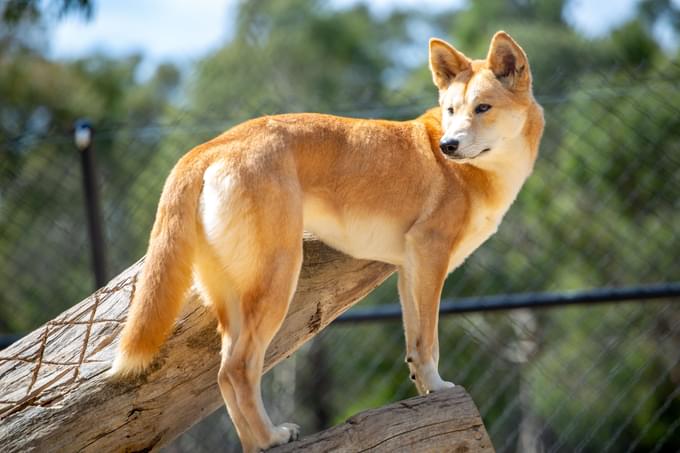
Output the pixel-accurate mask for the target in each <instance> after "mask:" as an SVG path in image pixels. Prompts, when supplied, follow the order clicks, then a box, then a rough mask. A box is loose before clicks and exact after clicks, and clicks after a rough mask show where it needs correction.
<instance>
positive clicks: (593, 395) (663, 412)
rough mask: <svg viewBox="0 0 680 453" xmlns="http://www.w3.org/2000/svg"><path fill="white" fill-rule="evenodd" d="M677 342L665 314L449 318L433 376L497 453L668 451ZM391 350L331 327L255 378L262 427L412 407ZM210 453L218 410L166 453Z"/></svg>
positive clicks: (391, 325)
mask: <svg viewBox="0 0 680 453" xmlns="http://www.w3.org/2000/svg"><path fill="white" fill-rule="evenodd" d="M678 341H680V317H679V316H678V306H677V303H674V302H640V303H621V304H615V305H606V306H598V307H581V306H574V307H568V308H557V309H551V310H543V311H541V310H538V311H530V310H518V311H510V312H503V313H496V314H472V315H449V316H446V317H444V318H443V319H442V320H441V328H440V342H441V351H442V357H441V359H440V360H441V371H442V375H443V376H444V377H447V378H450V379H452V380H453V381H455V382H456V383H458V384H461V385H464V386H465V387H466V389H467V390H468V391H469V393H470V394H471V395H472V398H473V400H474V401H475V403H476V404H477V406H478V408H479V410H480V413H481V415H482V418H483V420H484V422H485V425H486V428H487V431H488V432H489V435H490V436H491V439H492V441H493V443H494V446H495V448H496V450H497V451H499V452H512V451H521V452H529V451H544V452H561V451H565V452H566V451H569V452H572V451H585V452H604V451H611V452H638V451H639V452H642V451H661V452H663V451H677V450H678V448H680V436H679V433H678V428H679V425H680V422H678V420H679V419H680V400H679V399H678V396H679V395H680V387H679V386H678V373H679V372H680V348H678V344H679V343H678ZM402 343H403V335H402V333H401V325H400V323H399V322H398V321H387V322H381V321H376V322H371V323H366V324H361V325H351V324H340V325H331V326H330V327H329V328H328V329H326V330H325V331H324V332H322V333H321V334H320V335H318V336H317V337H316V338H315V339H314V340H313V341H312V342H311V343H310V344H308V345H306V346H305V347H304V348H303V349H302V350H301V351H299V352H298V353H296V354H295V355H294V356H293V357H292V358H290V359H288V360H287V361H286V362H284V363H283V364H281V365H279V366H278V367H276V368H275V369H273V370H272V371H271V372H270V373H269V374H268V375H267V376H266V377H265V379H264V381H263V385H264V395H265V399H266V401H267V403H268V404H267V405H268V408H269V410H270V413H271V415H272V417H273V418H274V419H275V420H276V421H283V420H287V421H290V420H295V421H296V422H299V423H301V424H302V426H303V431H306V432H307V433H310V432H315V431H317V430H319V429H323V428H326V427H328V426H330V425H333V424H336V423H339V422H341V421H344V419H345V418H347V417H349V416H350V415H353V414H355V413H356V412H358V411H360V410H364V409H367V408H369V407H375V406H379V405H381V404H383V403H384V402H385V401H396V400H399V399H403V398H407V397H410V396H413V395H414V394H415V390H414V387H413V385H412V383H411V381H410V380H409V378H408V369H407V367H406V365H405V363H404V360H403V354H402V353H401V346H402ZM366 370H369V371H370V372H369V371H366ZM216 448H220V449H225V448H226V450H227V451H238V449H239V448H240V447H239V446H238V441H237V438H236V437H235V433H234V431H233V428H232V427H231V423H230V421H229V417H228V415H227V414H226V411H225V410H224V409H220V410H219V411H217V412H216V413H215V414H213V415H211V416H210V417H209V418H207V419H206V420H204V421H203V422H201V423H200V424H198V425H196V426H195V427H193V428H192V429H190V430H189V431H188V432H186V433H185V434H183V435H182V436H181V437H179V438H178V439H177V440H176V441H175V443H174V444H173V445H172V446H170V447H168V448H166V451H172V452H174V451H178V452H179V451H212V450H214V449H216Z"/></svg>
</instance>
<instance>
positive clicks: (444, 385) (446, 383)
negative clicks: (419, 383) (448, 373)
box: [427, 381, 456, 394]
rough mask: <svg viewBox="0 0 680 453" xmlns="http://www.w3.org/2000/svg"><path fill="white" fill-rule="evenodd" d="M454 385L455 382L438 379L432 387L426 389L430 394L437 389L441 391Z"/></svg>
mask: <svg viewBox="0 0 680 453" xmlns="http://www.w3.org/2000/svg"><path fill="white" fill-rule="evenodd" d="M455 386H456V384H454V383H453V382H449V381H439V382H438V383H437V384H436V385H433V386H432V387H430V389H429V390H428V391H427V393H428V394H430V393H432V392H438V391H441V390H446V389H450V388H453V387H455Z"/></svg>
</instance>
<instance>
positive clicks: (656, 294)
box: [333, 282, 680, 323]
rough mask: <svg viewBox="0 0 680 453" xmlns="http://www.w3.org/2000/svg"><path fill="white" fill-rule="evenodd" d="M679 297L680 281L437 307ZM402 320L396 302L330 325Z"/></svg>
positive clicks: (471, 309)
mask: <svg viewBox="0 0 680 453" xmlns="http://www.w3.org/2000/svg"><path fill="white" fill-rule="evenodd" d="M675 298H680V282H671V283H658V284H651V285H640V286H632V287H624V288H595V289H590V290H581V291H572V292H560V293H520V294H501V295H498V296H484V297H462V298H458V299H443V300H442V301H441V304H440V307H439V313H440V314H442V315H452V314H462V313H481V312H487V311H502V310H516V309H519V308H531V309H537V308H549V307H565V306H568V305H576V304H588V305H594V304H603V303H617V302H630V301H639V300H652V299H675ZM387 319H401V307H400V306H399V304H398V303H394V304H385V305H377V306H373V307H367V308H359V309H354V310H351V311H348V312H347V313H344V314H342V315H341V316H339V317H338V318H337V319H336V320H335V321H333V323H343V322H351V323H356V322H371V321H384V320H387Z"/></svg>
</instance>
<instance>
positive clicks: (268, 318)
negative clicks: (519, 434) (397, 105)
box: [112, 32, 543, 452]
mask: <svg viewBox="0 0 680 453" xmlns="http://www.w3.org/2000/svg"><path fill="white" fill-rule="evenodd" d="M430 68H431V70H432V74H433V80H434V82H435V85H437V87H438V88H439V91H440V96H439V98H440V104H441V107H442V108H434V109H432V110H429V111H427V112H425V113H424V114H423V115H422V116H420V117H419V118H417V119H415V120H412V121H404V122H394V121H382V120H365V119H349V118H340V117H335V116H330V115H321V114H291V115H278V116H268V117H263V118H258V119H254V120H251V121H248V122H246V123H243V124H241V125H239V126H236V127H234V128H233V129H230V130H229V131H227V132H225V133H224V134H222V135H220V136H219V137H217V138H215V139H213V140H211V141H209V142H207V143H205V144H203V145H200V146H198V147H196V148H195V149H193V150H191V151H190V152H189V153H188V154H187V155H185V156H184V157H183V158H182V159H181V160H180V161H179V163H178V164H177V165H176V167H175V168H174V170H173V171H172V173H171V174H170V176H169V178H168V180H167V182H166V184H165V188H164V189H163V194H162V196H161V200H160V204H159V207H158V213H157V216H156V221H155V224H154V227H153V231H152V233H151V239H150V243H149V249H148V252H147V256H146V261H145V262H144V269H143V272H142V274H141V277H140V279H139V283H138V285H137V290H136V293H135V297H134V300H133V301H132V306H131V308H130V313H129V316H128V320H127V322H126V325H125V327H124V329H123V332H122V337H121V341H120V348H119V352H118V355H117V357H116V360H115V363H114V364H113V370H112V375H114V376H121V375H128V374H136V373H139V372H141V371H142V370H143V369H144V368H145V367H146V366H147V365H148V364H149V363H150V362H151V360H152V359H153V357H154V354H155V353H156V351H157V350H158V349H159V348H160V346H161V344H162V343H163V341H164V339H165V337H166V336H167V335H168V333H169V332H170V330H171V328H172V325H173V323H174V320H175V318H176V316H177V315H178V312H179V310H180V308H181V302H182V300H183V297H184V295H185V292H186V291H187V289H188V287H189V286H190V285H191V284H192V282H194V283H195V284H196V286H197V287H198V288H199V289H200V290H201V292H202V293H203V295H204V298H205V300H206V301H207V302H208V303H209V304H210V305H211V306H212V308H213V309H214V312H215V314H216V316H217V319H218V325H219V330H220V333H221V335H222V363H221V367H220V371H219V373H218V382H219V386H220V390H221V392H222V396H223V398H224V400H225V403H226V406H227V409H228V411H229V414H230V416H231V418H232V420H233V421H234V425H235V426H236V428H237V431H238V433H239V437H240V438H241V442H242V444H243V448H244V450H245V451H247V452H251V451H258V450H259V449H263V448H266V447H269V446H271V445H276V444H281V443H285V442H288V441H289V440H290V439H291V438H294V437H295V436H297V430H298V428H297V427H296V426H295V425H292V424H284V425H280V426H278V427H276V426H274V425H273V424H272V423H271V421H270V420H269V417H268V416H267V414H266V412H265V410H264V407H263V405H262V400H261V396H260V390H259V385H260V376H261V373H262V366H263V361H264V354H265V351H266V349H267V346H268V345H269V343H270V341H271V339H272V338H273V337H274V334H275V333H276V332H277V331H278V329H279V327H280V325H281V323H282V322H283V319H284V317H285V315H286V312H287V309H288V305H289V302H290V299H291V297H292V295H293V293H294V291H295V287H296V284H297V278H298V274H299V271H300V266H301V261H302V245H301V244H302V233H303V229H307V230H310V231H312V232H313V233H315V234H316V235H317V236H318V237H319V238H321V239H322V240H324V241H325V242H327V243H328V244H329V245H331V246H333V247H335V248H337V249H339V250H342V251H344V252H346V253H348V254H350V255H353V256H355V257H358V258H367V259H374V260H381V261H385V262H389V263H393V264H395V265H396V266H398V269H399V282H398V286H399V293H400V298H401V302H402V306H403V312H404V329H405V337H406V351H407V362H408V366H409V368H410V373H411V374H412V375H413V377H414V379H415V384H416V387H417V388H418V391H419V392H420V393H426V392H429V391H433V390H439V389H443V388H446V387H450V386H452V385H453V384H451V383H449V382H446V381H444V380H442V379H441V377H440V376H439V373H438V371H437V365H438V360H439V346H438V342H437V313H438V306H439V298H440V295H441V289H442V285H443V282H444V279H445V277H446V275H447V274H448V273H449V272H451V271H452V270H453V269H455V268H456V267H457V266H459V265H460V264H461V263H462V262H463V261H464V260H465V258H466V257H467V256H469V255H470V254H471V253H472V252H473V251H474V250H475V249H476V248H477V247H479V245H481V244H482V242H484V241H485V240H486V239H487V238H488V237H489V236H490V235H491V234H493V233H494V232H495V231H496V228H497V227H498V224H499V223H500V221H501V218H502V217H503V215H504V214H505V212H506V211H507V210H508V208H509V207H510V205H511V203H512V202H513V200H514V199H515V197H516V195H517V193H518V191H519V189H520V187H521V186H522V184H523V183H524V181H525V180H526V178H527V177H528V176H529V174H530V173H531V170H532V168H533V164H534V160H535V159H536V156H537V152H538V145H539V141H540V137H541V134H542V130H543V116H542V111H541V108H540V107H539V106H538V104H537V103H536V102H535V100H534V98H533V96H532V93H531V75H530V73H529V66H528V62H527V60H526V55H525V54H524V52H523V51H522V49H521V48H520V47H519V46H518V45H517V44H516V43H515V42H514V41H512V39H511V38H510V37H509V36H508V35H506V34H505V33H502V32H499V33H497V34H496V35H495V36H494V38H493V40H492V43H491V46H490V49H489V54H488V56H487V58H486V59H485V60H477V61H471V60H469V59H467V57H465V56H464V55H463V54H462V53H460V52H458V51H456V50H455V49H453V48H452V47H451V46H450V45H449V44H447V43H445V42H443V41H440V40H432V41H431V43H430ZM479 103H487V104H490V105H492V108H491V109H490V110H489V111H488V112H485V113H483V114H475V113H474V108H475V105H477V104H479ZM450 106H453V107H454V112H455V113H454V115H449V114H448V112H447V109H448V107H450ZM452 134H453V135H452ZM449 136H455V137H458V138H460V143H461V145H460V148H459V150H458V152H457V154H456V155H452V156H447V155H444V154H443V153H442V152H441V151H440V149H439V141H440V139H442V137H445V138H446V137H449ZM482 151H483V152H482Z"/></svg>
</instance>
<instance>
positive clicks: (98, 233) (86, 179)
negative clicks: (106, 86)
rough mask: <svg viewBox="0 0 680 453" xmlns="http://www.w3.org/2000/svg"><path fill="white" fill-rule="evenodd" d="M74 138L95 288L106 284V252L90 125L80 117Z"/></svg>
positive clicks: (75, 126) (76, 124) (75, 127)
mask: <svg viewBox="0 0 680 453" xmlns="http://www.w3.org/2000/svg"><path fill="white" fill-rule="evenodd" d="M73 138H74V140H75V144H76V147H77V148H78V151H80V164H81V167H82V175H83V191H84V193H85V213H86V215H87V225H88V230H89V235H90V250H91V252H92V269H93V271H94V280H95V289H97V288H101V287H102V286H104V285H105V284H106V254H105V242H104V233H103V229H102V221H101V210H100V207H99V191H98V187H97V174H96V168H95V163H94V153H93V151H92V125H91V124H90V122H89V121H87V120H84V119H80V120H78V121H76V123H75V125H74V137H73Z"/></svg>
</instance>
